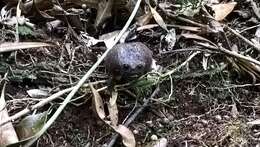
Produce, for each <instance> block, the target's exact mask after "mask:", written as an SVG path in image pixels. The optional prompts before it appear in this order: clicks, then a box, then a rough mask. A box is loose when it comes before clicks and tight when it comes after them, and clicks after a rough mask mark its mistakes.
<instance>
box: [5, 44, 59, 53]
mask: <svg viewBox="0 0 260 147" xmlns="http://www.w3.org/2000/svg"><path fill="white" fill-rule="evenodd" d="M48 46H54V45H53V44H49V43H44V42H5V43H2V44H0V53H3V52H10V51H16V50H20V49H29V48H39V47H48Z"/></svg>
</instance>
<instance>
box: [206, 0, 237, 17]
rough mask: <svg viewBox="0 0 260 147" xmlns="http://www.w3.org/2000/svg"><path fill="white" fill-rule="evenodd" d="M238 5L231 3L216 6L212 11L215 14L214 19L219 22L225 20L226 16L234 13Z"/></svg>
mask: <svg viewBox="0 0 260 147" xmlns="http://www.w3.org/2000/svg"><path fill="white" fill-rule="evenodd" d="M236 4H237V3H236V2H230V3H226V4H216V5H213V6H211V8H212V10H213V11H214V12H215V15H214V18H215V19H216V20H217V21H221V20H223V19H225V18H226V16H227V15H228V14H229V13H231V12H232V11H233V9H234V8H235V6H236Z"/></svg>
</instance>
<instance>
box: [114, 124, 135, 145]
mask: <svg viewBox="0 0 260 147" xmlns="http://www.w3.org/2000/svg"><path fill="white" fill-rule="evenodd" d="M114 129H115V131H116V132H117V133H119V134H120V135H121V136H122V138H123V143H124V145H125V146H126V147H135V146H136V142H135V137H134V134H133V132H132V131H130V130H129V129H128V128H127V127H125V126H123V125H119V126H118V127H116V128H114Z"/></svg>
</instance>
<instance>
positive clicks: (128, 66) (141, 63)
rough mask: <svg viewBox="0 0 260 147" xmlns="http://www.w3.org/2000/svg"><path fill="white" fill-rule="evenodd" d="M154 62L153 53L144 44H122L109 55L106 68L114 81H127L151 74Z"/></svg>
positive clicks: (106, 59) (116, 46)
mask: <svg viewBox="0 0 260 147" xmlns="http://www.w3.org/2000/svg"><path fill="white" fill-rule="evenodd" d="M152 60H153V58H152V51H151V50H150V49H149V48H148V47H147V46H146V45H144V44H143V43H141V42H132V43H122V44H117V45H115V46H114V48H113V49H112V50H111V51H110V52H109V53H108V55H107V56H106V58H105V66H106V69H107V72H108V74H109V75H110V76H112V78H113V79H114V80H117V81H119V80H127V79H132V78H137V77H140V76H141V75H143V74H145V73H147V72H149V71H150V70H151V65H152Z"/></svg>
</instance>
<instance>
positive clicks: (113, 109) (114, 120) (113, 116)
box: [108, 90, 118, 126]
mask: <svg viewBox="0 0 260 147" xmlns="http://www.w3.org/2000/svg"><path fill="white" fill-rule="evenodd" d="M117 96H118V92H117V91H114V90H113V91H112V97H111V98H110V100H109V104H108V111H109V117H110V120H111V124H112V126H117V124H118V109H117V104H116V100H117Z"/></svg>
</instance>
